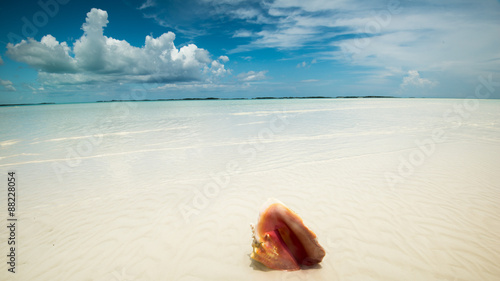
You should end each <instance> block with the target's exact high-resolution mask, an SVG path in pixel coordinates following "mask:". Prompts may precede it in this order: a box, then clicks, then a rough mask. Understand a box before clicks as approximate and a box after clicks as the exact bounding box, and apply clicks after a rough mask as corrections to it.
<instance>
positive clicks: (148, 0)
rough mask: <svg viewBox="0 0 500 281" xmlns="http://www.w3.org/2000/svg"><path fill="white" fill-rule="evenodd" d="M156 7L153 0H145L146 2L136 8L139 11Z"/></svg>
mask: <svg viewBox="0 0 500 281" xmlns="http://www.w3.org/2000/svg"><path fill="white" fill-rule="evenodd" d="M154 6H156V2H155V1H154V0H146V2H144V3H142V5H141V6H140V7H139V8H137V9H139V10H144V9H146V8H150V7H154Z"/></svg>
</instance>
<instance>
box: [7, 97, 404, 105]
mask: <svg viewBox="0 0 500 281" xmlns="http://www.w3.org/2000/svg"><path fill="white" fill-rule="evenodd" d="M373 98H398V97H393V96H336V97H328V96H304V97H254V98H215V97H207V98H182V99H142V100H114V99H113V100H98V101H95V102H142V101H144V102H146V101H203V100H283V99H373ZM82 103H94V102H82ZM44 104H56V103H55V102H42V103H17V104H0V106H25V105H44Z"/></svg>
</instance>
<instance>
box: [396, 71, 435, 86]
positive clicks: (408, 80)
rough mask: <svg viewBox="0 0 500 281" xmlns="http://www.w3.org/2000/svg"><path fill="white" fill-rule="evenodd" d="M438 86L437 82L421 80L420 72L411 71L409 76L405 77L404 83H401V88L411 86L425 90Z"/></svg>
mask: <svg viewBox="0 0 500 281" xmlns="http://www.w3.org/2000/svg"><path fill="white" fill-rule="evenodd" d="M436 85H437V82H435V81H431V80H429V79H425V78H421V77H420V73H418V71H416V70H410V71H408V76H405V77H403V83H401V88H407V87H409V86H415V87H419V88H424V87H433V86H436Z"/></svg>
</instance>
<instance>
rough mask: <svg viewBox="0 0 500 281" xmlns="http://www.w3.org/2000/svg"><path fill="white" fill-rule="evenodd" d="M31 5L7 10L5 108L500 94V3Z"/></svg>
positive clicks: (54, 1)
mask: <svg viewBox="0 0 500 281" xmlns="http://www.w3.org/2000/svg"><path fill="white" fill-rule="evenodd" d="M17 3H19V1H17V2H16V1H8V2H6V1H4V2H3V3H2V4H1V5H2V7H1V9H0V103H4V104H5V103H37V102H88V101H96V100H111V99H137V98H141V99H142V98H145V99H157V98H184V97H245V98H250V97H256V96H276V97H279V96H312V95H323V96H350V95H390V96H399V97H456V98H464V97H468V96H472V95H474V89H475V88H476V86H477V84H478V83H480V82H478V77H480V76H482V77H485V78H486V79H487V80H488V79H489V80H491V81H493V82H492V83H493V84H494V85H496V84H495V83H497V82H500V2H499V1H498V0H479V1H474V0H453V1H451V0H442V1H416V0H399V1H398V0H385V1H378V0H371V1H361V0H350V1H348V0H309V1H301V0H218V1H216V0H174V1H160V0H116V1H93V0H90V1H80V0H41V1H23V2H22V5H20V4H17ZM488 77H490V78H488ZM490 97H493V98H499V97H500V90H497V91H496V92H494V93H493V95H491V96H490Z"/></svg>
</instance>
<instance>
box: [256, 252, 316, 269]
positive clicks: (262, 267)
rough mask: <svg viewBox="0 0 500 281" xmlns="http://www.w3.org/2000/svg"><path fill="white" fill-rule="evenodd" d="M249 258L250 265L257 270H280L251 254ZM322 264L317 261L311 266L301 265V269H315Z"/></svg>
mask: <svg viewBox="0 0 500 281" xmlns="http://www.w3.org/2000/svg"><path fill="white" fill-rule="evenodd" d="M248 258H249V259H250V265H249V267H252V268H253V270H257V271H263V272H268V271H279V270H276V269H271V268H269V267H267V266H265V265H263V264H262V263H260V262H258V261H256V260H254V259H252V258H251V257H250V255H248ZM321 268H322V266H321V264H319V263H317V264H315V265H311V266H306V265H301V266H300V269H301V270H315V269H321Z"/></svg>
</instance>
